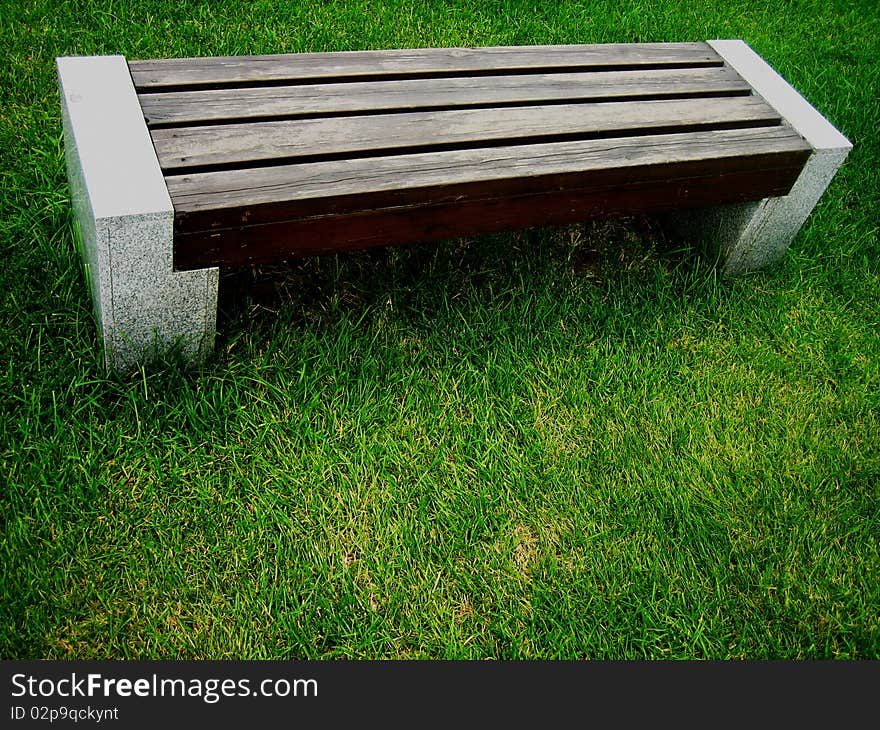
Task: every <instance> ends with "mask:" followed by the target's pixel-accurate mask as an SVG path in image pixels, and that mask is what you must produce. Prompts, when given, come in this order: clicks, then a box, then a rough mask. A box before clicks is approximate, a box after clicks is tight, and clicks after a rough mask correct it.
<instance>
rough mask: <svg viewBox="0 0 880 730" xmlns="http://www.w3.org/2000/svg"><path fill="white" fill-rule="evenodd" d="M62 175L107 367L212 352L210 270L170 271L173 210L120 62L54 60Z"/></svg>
mask: <svg viewBox="0 0 880 730" xmlns="http://www.w3.org/2000/svg"><path fill="white" fill-rule="evenodd" d="M57 66H58V81H59V87H60V89H61V101H62V112H63V116H64V142H65V153H66V156H67V176H68V179H69V181H70V189H71V197H72V199H73V208H74V214H75V218H76V223H77V227H78V229H79V236H80V240H81V246H82V251H81V253H82V257H83V262H84V264H85V270H86V278H87V279H88V282H89V286H90V288H91V293H92V302H93V305H94V310H95V316H96V319H97V321H98V329H99V331H100V333H101V335H102V338H103V343H104V361H105V364H106V366H107V368H108V369H110V370H114V371H118V372H127V371H131V370H133V369H134V368H135V367H136V366H137V365H138V364H140V363H144V362H147V361H149V360H150V358H151V357H152V356H154V355H155V354H157V353H160V352H162V351H165V350H168V349H169V348H172V347H176V346H179V347H180V348H181V352H182V353H183V355H184V356H185V357H186V358H187V360H188V361H190V362H197V361H199V360H201V359H202V358H203V357H204V356H205V355H206V354H208V353H209V352H210V351H211V350H212V349H213V346H214V332H215V328H216V318H217V282H218V278H219V275H218V270H217V269H215V268H211V269H200V270H196V271H179V272H178V271H174V270H173V251H172V248H173V227H174V209H173V208H172V205H171V198H170V197H169V195H168V190H167V188H166V186H165V180H164V178H163V176H162V172H161V170H160V169H159V161H158V159H157V158H156V153H155V150H154V149H153V143H152V140H151V139H150V135H149V132H148V130H147V126H146V123H145V122H144V117H143V114H142V112H141V108H140V104H139V103H138V100H137V95H136V93H135V89H134V85H133V83H132V80H131V75H130V73H129V70H128V63H127V62H126V60H125V58H123V57H122V56H83V57H64V58H58V59H57Z"/></svg>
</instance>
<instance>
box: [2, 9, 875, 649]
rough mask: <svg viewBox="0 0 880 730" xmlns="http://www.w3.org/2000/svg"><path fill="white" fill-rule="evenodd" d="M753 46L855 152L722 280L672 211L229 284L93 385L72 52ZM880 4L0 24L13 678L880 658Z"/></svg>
mask: <svg viewBox="0 0 880 730" xmlns="http://www.w3.org/2000/svg"><path fill="white" fill-rule="evenodd" d="M717 37H742V38H744V39H745V40H747V41H748V42H749V43H750V44H751V45H752V46H753V47H754V48H755V49H756V50H757V51H758V52H759V53H761V54H762V55H763V56H764V57H765V58H766V59H767V60H768V61H769V62H770V63H771V64H773V65H774V66H775V67H776V68H777V69H778V70H779V71H780V72H782V73H783V74H784V75H785V76H786V77H787V78H789V79H790V80H791V81H792V82H793V83H794V84H795V86H797V88H799V89H800V90H801V91H802V92H803V93H804V94H805V96H807V98H809V99H810V100H811V101H812V102H813V103H814V104H815V105H816V106H817V107H818V108H819V109H820V110H822V111H823V112H824V113H825V114H826V115H827V116H828V117H829V118H830V119H831V120H832V121H833V122H834V123H835V124H836V125H837V126H838V127H839V128H840V129H841V130H842V131H843V132H844V133H845V134H846V135H847V136H849V137H850V138H851V139H852V140H853V141H854V142H855V149H854V151H853V153H852V154H851V156H850V159H849V161H848V162H847V164H846V166H845V167H844V169H843V170H842V171H841V173H840V174H839V175H838V177H837V179H836V180H835V181H834V183H833V184H832V186H831V188H830V189H829V191H828V193H827V194H826V196H825V197H824V198H823V200H822V202H821V203H820V205H819V207H818V209H817V210H816V211H815V213H814V215H813V216H812V218H811V219H810V221H809V222H808V224H807V225H806V226H805V228H804V230H803V231H802V232H801V234H800V235H799V236H798V237H797V239H796V240H795V242H794V244H793V246H792V248H791V249H790V251H789V252H788V254H787V255H786V256H785V258H784V259H783V261H782V262H781V263H780V264H778V265H776V266H774V267H771V268H770V269H769V270H766V271H764V272H760V273H757V274H753V275H748V276H745V277H742V278H739V279H735V280H728V279H724V278H720V277H718V276H717V275H716V273H715V269H714V268H713V266H712V261H710V260H708V259H707V258H706V257H704V256H702V255H700V254H699V253H698V252H695V251H680V250H673V249H671V248H670V245H669V244H668V243H667V242H666V241H665V239H664V238H663V235H662V233H661V232H660V230H659V229H658V228H657V227H656V226H655V225H654V224H653V222H652V221H639V220H636V221H622V222H599V223H595V224H590V225H581V226H572V227H567V228H564V229H542V230H533V231H520V232H517V233H512V234H505V235H499V236H489V237H483V238H479V239H474V240H460V241H450V242H447V243H444V244H441V245H416V246H412V247H406V248H398V249H392V250H381V251H374V252H371V253H358V254H352V255H347V256H338V257H328V258H322V259H314V260H309V261H305V262H302V263H301V264H297V265H293V266H291V267H289V268H276V269H272V270H265V271H261V272H251V271H245V272H243V273H240V274H237V275H228V276H226V277H224V281H223V289H222V301H221V309H222V316H221V318H220V323H219V335H218V347H217V352H216V355H215V357H214V358H213V359H212V360H211V361H210V362H208V363H207V364H206V365H205V367H203V368H202V369H200V370H198V371H194V372H193V371H184V370H182V369H181V368H179V367H178V366H177V364H176V363H175V362H174V361H173V359H171V360H170V361H168V362H166V363H164V364H161V365H159V366H157V367H155V368H151V369H150V370H147V371H145V372H141V373H139V374H138V375H137V376H136V377H133V378H131V379H126V380H120V379H115V378H108V377H107V376H106V375H105V374H104V372H103V370H102V367H101V363H100V359H99V355H98V351H97V339H96V331H95V326H94V323H93V321H92V318H91V310H90V303H89V300H88V297H87V295H86V287H85V282H84V278H83V273H82V270H81V267H80V264H79V261H78V258H77V254H76V246H75V242H74V238H73V234H72V224H71V218H70V204H69V199H68V189H67V186H66V183H65V178H64V166H63V150H62V143H61V125H60V114H59V103H58V98H57V90H56V86H55V78H54V66H53V59H54V57H55V56H58V55H64V54H92V53H96V54H101V53H123V54H125V55H126V56H128V57H129V58H145V57H146V58H149V57H161V56H180V55H213V54H226V53H230V54H241V53H273V52H287V51H315V50H343V49H356V48H385V47H406V46H439V45H451V44H455V45H461V44H473V45H491V44H527V43H528V44H531V43H577V42H610V41H685V40H703V39H706V38H717ZM878 39H880V12H878V9H877V5H876V2H874V0H865V1H864V2H861V3H859V2H847V3H844V2H818V1H816V2H808V1H803V2H797V1H794V0H792V1H790V2H782V1H779V2H775V3H767V4H762V3H755V2H753V1H752V0H749V1H748V2H745V1H742V2H695V1H694V0H681V1H670V2H666V3H662V4H659V3H658V4H653V3H647V2H643V3H637V2H597V3H578V2H559V3H546V2H522V3H518V2H467V3H465V2H458V3H455V2H447V3H440V2H436V3H435V2H428V0H423V1H422V2H414V3H406V4H404V3H387V2H366V1H361V2H346V3H310V4H303V5H302V6H299V5H287V4H285V3H280V2H278V3H275V2H271V3H270V2H252V3H241V4H239V3H219V2H210V3H209V2H204V3H195V2H187V3H185V2H167V3H166V2H130V1H129V2H113V3H109V2H107V3H97V2H66V1H65V2H62V1H61V0H59V1H57V2H49V1H48V0H42V1H38V0H32V1H30V2H27V1H23V0H16V1H15V2H13V1H12V0H3V2H2V7H0V54H2V55H0V61H2V67H3V71H4V75H3V80H2V85H0V151H2V152H0V154H2V156H3V157H2V164H0V175H2V193H0V246H2V264H0V290H2V298H0V301H2V305H0V327H2V339H0V369H2V373H0V378H2V385H0V485H2V494H0V509H2V525H3V526H2V537H0V565H2V568H0V570H2V573H0V656H2V657H3V658H7V659H11V658H135V657H137V658H187V657H198V658H330V657H349V658H364V657H393V658H408V657H419V658H486V657H502V658H552V657H559V658H581V657H589V658H675V657H701V658H702V657H706V658H728V657H743V658H832V657H842V658H874V659H877V658H880V573H878V567H880V296H878V295H880V242H878V223H877V220H878V219H877V215H878V207H880V206H878V204H880V177H878V175H880V172H878V171H880V143H878V138H877V129H878V128H880V106H878V101H877V90H878V88H880V63H878V58H880V41H878Z"/></svg>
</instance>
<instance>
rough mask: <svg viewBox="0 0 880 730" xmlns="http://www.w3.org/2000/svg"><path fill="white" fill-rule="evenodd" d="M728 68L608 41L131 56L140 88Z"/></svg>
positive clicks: (715, 61) (698, 46)
mask: <svg viewBox="0 0 880 730" xmlns="http://www.w3.org/2000/svg"><path fill="white" fill-rule="evenodd" d="M699 65H717V66H720V65H722V61H721V58H720V57H719V56H718V54H717V53H716V52H715V51H714V50H712V48H711V47H710V46H709V45H708V44H706V43H608V44H592V45H561V46H495V47H486V48H417V49H404V50H386V51H343V52H334V53H301V54H279V55H271V56H226V57H214V58H169V59H159V60H144V61H129V68H130V69H131V75H132V79H133V80H134V84H135V87H136V88H137V89H138V90H144V89H161V88H168V87H198V86H225V85H236V84H239V85H240V84H250V85H255V84H260V83H263V84H265V83H277V82H300V83H302V82H306V83H307V82H313V81H322V80H323V81H327V80H329V79H333V80H346V79H349V80H350V79H355V78H388V77H406V76H438V75H469V76H474V75H478V74H491V75H497V74H499V73H501V72H510V71H513V72H541V71H550V70H554V69H555V70H563V69H564V70H574V69H596V68H620V67H640V66H699Z"/></svg>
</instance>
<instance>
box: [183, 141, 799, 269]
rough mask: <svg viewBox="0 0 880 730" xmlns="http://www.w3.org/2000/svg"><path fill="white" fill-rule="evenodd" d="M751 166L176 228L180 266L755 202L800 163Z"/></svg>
mask: <svg viewBox="0 0 880 730" xmlns="http://www.w3.org/2000/svg"><path fill="white" fill-rule="evenodd" d="M755 162H756V163H759V164H755V165H753V168H752V169H749V170H745V171H735V172H727V173H725V174H723V175H719V174H718V172H717V171H715V172H712V171H711V170H707V171H706V172H705V174H703V175H702V176H688V175H687V174H683V176H680V177H675V174H674V171H673V170H670V171H669V173H670V176H669V177H667V178H665V179H662V180H653V181H647V182H642V183H639V184H630V185H628V186H627V185H624V186H620V187H618V188H616V189H615V188H608V187H606V188H605V189H598V190H597V189H573V190H562V191H556V190H545V191H542V192H540V193H535V194H532V195H521V196H514V197H498V198H491V199H486V200H465V201H458V202H453V203H448V202H447V203H444V204H439V205H430V206H419V207H394V208H385V209H378V210H371V211H363V212H359V213H353V214H349V215H325V216H318V217H315V218H306V219H298V220H278V221H276V222H274V223H271V224H264V225H254V226H244V227H239V228H230V229H225V230H222V231H210V230H208V231H195V232H192V233H186V232H179V233H177V234H176V235H175V251H174V260H175V267H176V268H178V269H192V268H201V267H206V266H242V265H247V264H255V263H274V262H278V261H279V260H284V259H289V258H294V257H297V256H307V255H314V254H321V253H328V252H335V251H342V250H347V249H359V248H369V247H371V246H387V245H393V244H405V243H412V242H414V241H431V240H442V239H448V238H454V237H458V236H473V235H477V234H483V233H492V232H495V231H502V230H512V229H517V228H524V227H528V226H538V225H560V224H565V223H575V222H580V221H584V220H588V219H589V218H592V217H596V216H608V215H634V214H646V213H657V212H664V211H669V210H677V209H680V208H683V207H688V208H694V207H700V206H703V205H718V204H724V203H738V202H743V201H748V200H753V199H754V195H755V194H756V192H759V193H760V194H762V195H767V196H776V195H785V194H786V193H788V192H789V190H790V189H791V186H792V184H793V183H794V181H795V180H796V179H797V176H798V174H799V172H800V169H801V166H802V165H798V164H796V165H794V166H782V167H773V166H772V165H768V164H767V163H766V161H765V162H764V164H760V162H761V161H760V160H758V159H757V158H756V160H755Z"/></svg>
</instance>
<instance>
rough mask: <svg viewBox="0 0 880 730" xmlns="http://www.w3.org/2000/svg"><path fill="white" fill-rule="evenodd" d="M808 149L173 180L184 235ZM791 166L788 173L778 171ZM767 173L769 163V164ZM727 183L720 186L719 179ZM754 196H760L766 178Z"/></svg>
mask: <svg viewBox="0 0 880 730" xmlns="http://www.w3.org/2000/svg"><path fill="white" fill-rule="evenodd" d="M809 153H810V148H809V146H808V145H807V143H806V142H805V141H804V140H803V139H801V138H800V137H799V136H798V135H797V134H796V133H795V132H794V131H793V130H791V129H790V128H789V127H787V126H779V127H770V128H763V129H735V130H724V131H708V132H690V133H683V134H664V135H656V136H648V137H630V138H613V139H602V140H589V141H573V142H558V143H552V144H535V145H529V146H528V147H525V148H524V147H522V146H505V147H491V148H479V149H468V150H454V151H445V152H433V153H420V154H411V155H394V156H388V157H376V158H364V159H351V160H336V161H327V162H318V163H311V164H301V165H280V166H276V167H266V168H254V169H247V170H234V171H218V172H204V173H198V174H188V175H179V176H170V177H167V178H166V182H167V183H168V190H169V193H170V194H171V199H172V202H173V204H174V208H175V211H176V226H177V229H178V230H179V231H181V232H186V231H195V230H202V229H211V228H224V227H228V226H238V225H243V224H248V225H253V224H258V223H267V222H277V221H279V220H290V219H293V218H297V217H306V216H310V215H329V214H333V215H337V214H340V213H350V212H355V211H363V210H368V209H376V208H387V207H394V206H415V205H437V204H441V203H450V202H454V201H462V200H464V199H477V198H490V197H502V196H512V195H514V196H515V195H525V194H533V193H536V192H539V191H541V190H544V191H547V190H564V189H567V188H568V189H574V188H584V187H585V186H586V185H587V182H588V181H591V180H592V181H594V182H597V183H598V184H607V181H608V180H612V181H614V180H618V181H620V184H633V183H636V182H639V181H645V180H651V179H654V180H662V179H663V178H664V177H665V176H667V175H668V174H669V173H670V171H674V170H675V168H676V166H681V165H690V166H691V167H692V168H693V169H691V170H690V171H689V175H691V176H694V175H699V174H701V171H709V172H710V173H711V174H713V175H715V176H716V177H717V176H721V175H723V173H724V171H725V170H734V169H737V170H740V169H741V170H753V171H755V170H757V171H758V172H760V169H761V167H762V164H761V162H760V159H761V158H762V157H767V158H768V159H771V162H772V165H771V166H773V167H781V166H782V167H784V166H786V165H800V166H803V163H804V162H805V161H806V159H807V157H808V156H809ZM780 156H781V157H782V158H784V160H783V161H785V163H786V165H783V164H781V163H780V160H779V159H776V158H779V157H780ZM763 164H764V166H765V167H766V166H767V163H766V162H765V163H763ZM722 183H723V180H722ZM754 195H756V196H757V197H755V198H753V199H759V198H761V197H764V195H763V194H762V182H761V179H760V175H757V177H756V179H755V189H754Z"/></svg>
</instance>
